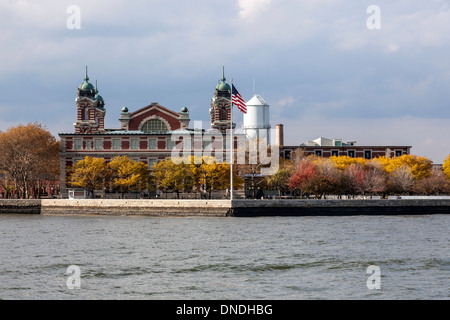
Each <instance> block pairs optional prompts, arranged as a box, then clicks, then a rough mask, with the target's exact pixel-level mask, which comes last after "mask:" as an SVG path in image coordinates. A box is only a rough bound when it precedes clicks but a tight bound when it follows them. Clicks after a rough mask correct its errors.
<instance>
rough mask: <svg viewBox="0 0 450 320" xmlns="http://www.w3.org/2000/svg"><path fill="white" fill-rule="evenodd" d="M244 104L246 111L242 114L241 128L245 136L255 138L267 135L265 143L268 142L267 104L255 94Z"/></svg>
mask: <svg viewBox="0 0 450 320" xmlns="http://www.w3.org/2000/svg"><path fill="white" fill-rule="evenodd" d="M246 105H247V113H246V114H244V126H243V130H244V132H245V134H246V135H247V138H248V139H256V138H261V137H267V143H270V135H269V134H270V114H269V105H268V104H267V103H266V102H265V101H264V99H263V98H261V96H259V95H257V94H255V95H254V96H253V98H251V99H250V100H249V101H248V102H247V103H246Z"/></svg>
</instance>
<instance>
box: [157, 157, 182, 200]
mask: <svg viewBox="0 0 450 320" xmlns="http://www.w3.org/2000/svg"><path fill="white" fill-rule="evenodd" d="M188 168H189V167H188V165H186V164H184V163H181V164H175V163H174V162H173V161H172V160H171V159H170V158H169V159H166V160H164V161H160V162H158V163H157V164H155V165H154V166H153V176H154V177H155V180H156V185H157V187H158V189H160V190H164V191H173V192H176V194H177V198H178V199H179V198H180V192H181V191H182V190H184V189H185V188H186V186H187V185H186V177H187V176H188V174H189V170H188Z"/></svg>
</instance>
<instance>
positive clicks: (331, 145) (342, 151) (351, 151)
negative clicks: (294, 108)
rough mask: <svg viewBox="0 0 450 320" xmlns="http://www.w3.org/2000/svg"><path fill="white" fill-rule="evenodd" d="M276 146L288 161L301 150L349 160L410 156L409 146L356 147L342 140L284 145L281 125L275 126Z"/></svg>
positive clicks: (319, 140) (355, 143)
mask: <svg viewBox="0 0 450 320" xmlns="http://www.w3.org/2000/svg"><path fill="white" fill-rule="evenodd" d="M277 144H278V145H279V146H280V150H281V151H280V152H281V156H282V157H283V158H286V159H290V158H291V156H292V154H293V152H294V151H295V150H298V149H302V150H303V152H304V153H305V155H307V156H308V155H316V156H319V157H324V158H329V157H333V156H336V157H339V156H348V157H351V158H365V159H373V158H376V157H388V158H393V157H400V156H402V155H404V154H410V152H411V146H393V145H375V146H358V145H357V142H356V141H349V142H344V141H342V139H328V138H323V137H320V138H317V139H315V140H310V141H307V142H305V143H301V144H299V145H296V146H285V145H284V132H283V125H277Z"/></svg>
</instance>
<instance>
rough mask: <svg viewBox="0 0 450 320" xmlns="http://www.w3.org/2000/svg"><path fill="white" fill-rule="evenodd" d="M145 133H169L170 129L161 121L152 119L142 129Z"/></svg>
mask: <svg viewBox="0 0 450 320" xmlns="http://www.w3.org/2000/svg"><path fill="white" fill-rule="evenodd" d="M141 130H142V131H143V132H146V133H149V132H167V131H169V129H168V128H167V126H166V124H165V123H164V122H163V121H161V120H159V119H151V120H148V121H147V122H146V123H144V125H143V126H142V129H141Z"/></svg>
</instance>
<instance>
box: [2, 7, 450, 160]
mask: <svg viewBox="0 0 450 320" xmlns="http://www.w3.org/2000/svg"><path fill="white" fill-rule="evenodd" d="M71 6H75V7H76V9H77V10H76V11H73V7H71ZM373 6H376V8H377V10H376V11H374V10H372V8H373ZM368 9H369V10H368ZM78 13H79V14H78ZM78 23H79V24H78ZM374 27H375V28H374ZM449 52H450V1H448V0H427V1H423V0H370V1H365V0H358V1H354V0H230V1H217V0H190V1H180V0H146V1H144V0H128V1H122V0H116V1H106V0H89V1H87V0H70V1H66V0H59V1H54V0H52V1H50V0H0V130H3V131H4V130H7V129H8V128H9V127H11V126H15V125H17V124H20V123H29V122H35V121H37V122H39V123H41V124H43V125H45V126H46V127H47V128H48V129H49V131H50V132H52V134H54V135H55V136H56V137H57V136H58V133H71V132H74V128H73V123H74V122H75V121H76V106H75V98H76V95H77V91H76V90H77V87H78V86H79V85H80V84H81V83H82V82H83V81H84V76H85V66H88V70H89V78H90V82H91V83H95V81H96V80H97V81H98V89H99V94H100V95H102V97H103V98H104V99H105V103H106V106H105V107H106V110H107V113H106V127H107V128H119V127H120V124H119V121H118V119H119V117H120V112H121V109H122V107H124V106H126V107H128V108H129V109H130V111H131V112H132V111H135V110H138V109H140V108H142V107H145V106H147V105H149V104H150V103H152V102H158V103H160V104H161V105H162V106H164V107H167V108H169V109H172V110H175V111H177V112H178V111H180V110H181V108H182V107H187V108H188V109H189V111H190V118H191V120H192V122H193V121H203V122H204V123H205V126H209V108H210V102H211V98H212V96H213V94H214V88H215V86H216V85H217V82H218V80H219V79H220V78H221V77H222V67H223V66H224V67H225V76H226V78H227V82H229V81H230V79H233V84H234V85H235V86H236V88H237V89H238V90H239V92H240V93H241V95H242V96H243V98H244V99H245V100H247V101H248V100H250V99H251V98H252V96H253V94H255V93H256V94H259V95H261V96H262V97H263V98H264V100H265V101H266V102H267V103H268V104H269V105H270V113H271V123H272V127H275V125H276V124H278V123H282V124H283V125H284V128H285V144H286V145H300V144H301V143H304V142H306V141H307V140H313V139H316V138H318V137H326V138H331V139H343V140H344V141H357V144H358V145H383V146H384V145H404V146H412V149H411V153H412V154H416V155H419V156H425V157H428V158H429V159H431V160H432V161H433V162H434V163H442V162H443V161H444V159H445V158H446V156H447V155H448V154H450V139H449V138H450V125H449V120H450V108H449V104H450V58H449ZM235 110H237V109H235ZM234 121H235V122H236V123H238V126H239V125H241V124H242V114H240V113H239V112H238V111H236V112H234Z"/></svg>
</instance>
